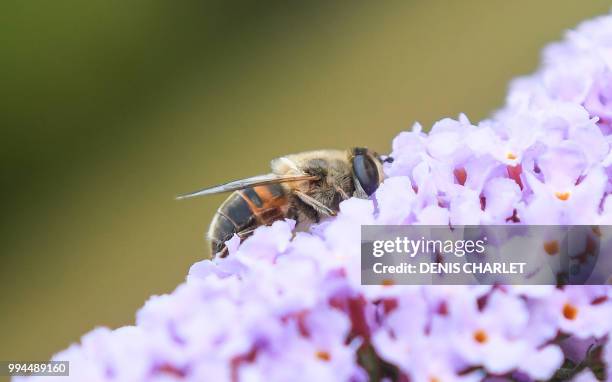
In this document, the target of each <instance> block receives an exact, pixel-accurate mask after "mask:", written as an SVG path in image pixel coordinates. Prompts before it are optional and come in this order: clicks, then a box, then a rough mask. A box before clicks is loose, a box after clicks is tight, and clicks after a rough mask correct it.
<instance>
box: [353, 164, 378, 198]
mask: <svg viewBox="0 0 612 382" xmlns="http://www.w3.org/2000/svg"><path fill="white" fill-rule="evenodd" d="M353 173H354V174H355V178H356V179H357V181H358V182H359V184H360V185H361V188H363V190H364V191H365V193H366V194H368V196H370V195H372V194H373V193H374V191H376V189H377V188H378V180H379V174H378V166H376V163H374V160H373V159H372V158H371V157H370V156H369V155H363V154H358V155H355V156H354V157H353Z"/></svg>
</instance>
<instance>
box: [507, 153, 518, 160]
mask: <svg viewBox="0 0 612 382" xmlns="http://www.w3.org/2000/svg"><path fill="white" fill-rule="evenodd" d="M506 158H508V159H510V160H515V159H516V158H517V156H516V155H514V153H508V154H506Z"/></svg>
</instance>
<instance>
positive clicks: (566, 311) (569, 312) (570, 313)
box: [563, 302, 578, 320]
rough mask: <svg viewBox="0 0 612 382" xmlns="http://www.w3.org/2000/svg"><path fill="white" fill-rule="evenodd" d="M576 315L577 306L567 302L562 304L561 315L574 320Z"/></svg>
mask: <svg viewBox="0 0 612 382" xmlns="http://www.w3.org/2000/svg"><path fill="white" fill-rule="evenodd" d="M577 316H578V308H577V307H576V306H575V305H572V304H570V303H569V302H567V303H565V305H563V317H565V318H567V319H568V320H575V319H576V317H577Z"/></svg>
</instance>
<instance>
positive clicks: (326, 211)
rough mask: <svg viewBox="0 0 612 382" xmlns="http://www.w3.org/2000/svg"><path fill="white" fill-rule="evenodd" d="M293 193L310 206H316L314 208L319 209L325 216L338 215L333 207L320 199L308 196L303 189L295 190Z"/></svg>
mask: <svg viewBox="0 0 612 382" xmlns="http://www.w3.org/2000/svg"><path fill="white" fill-rule="evenodd" d="M293 193H294V194H295V195H296V196H297V197H298V198H300V200H301V201H303V202H304V203H306V204H308V205H309V206H310V207H312V208H314V210H315V211H317V212H318V213H319V214H321V215H325V216H336V212H335V211H334V210H332V209H331V208H329V207H327V206H326V205H324V204H323V203H321V202H319V201H318V200H316V199H315V198H313V197H312V196H308V195H306V194H305V193H303V192H301V191H297V190H296V191H293Z"/></svg>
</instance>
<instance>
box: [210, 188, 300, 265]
mask: <svg viewBox="0 0 612 382" xmlns="http://www.w3.org/2000/svg"><path fill="white" fill-rule="evenodd" d="M288 207H289V206H288V198H287V195H286V193H285V190H284V189H283V188H282V186H281V185H279V184H270V185H266V186H257V187H253V188H245V189H244V190H239V191H234V192H233V193H232V194H231V195H230V196H229V197H228V198H227V199H226V200H225V202H223V204H221V206H220V207H219V209H218V210H217V213H216V214H215V217H214V218H213V221H212V223H211V224H210V229H209V231H208V239H209V240H210V243H211V246H212V254H213V255H214V254H216V253H219V252H222V251H224V248H225V245H224V243H225V242H226V241H227V240H229V239H231V238H232V236H233V235H234V234H238V235H239V236H241V238H244V237H246V236H248V235H249V234H250V232H251V231H252V230H254V229H255V228H257V227H259V226H261V225H267V224H270V223H272V222H273V221H275V220H277V219H282V218H284V217H285V216H286V215H287V210H288ZM223 254H224V255H225V253H223Z"/></svg>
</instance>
